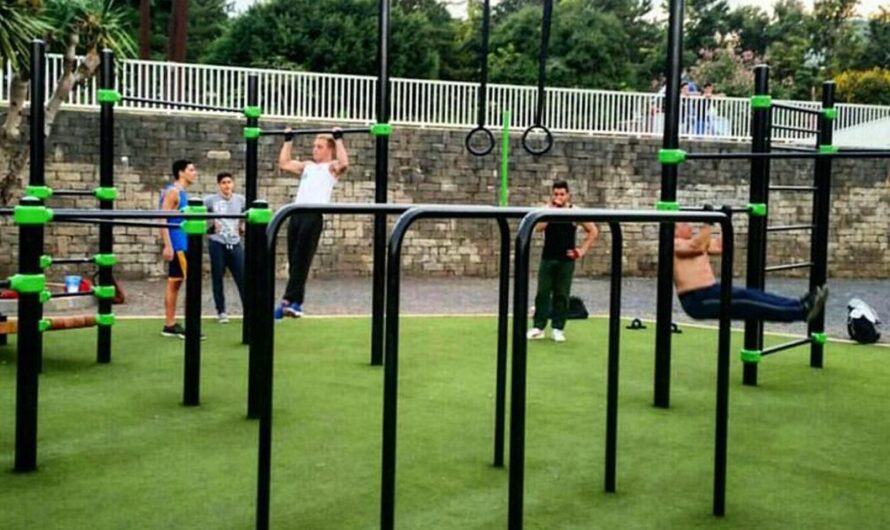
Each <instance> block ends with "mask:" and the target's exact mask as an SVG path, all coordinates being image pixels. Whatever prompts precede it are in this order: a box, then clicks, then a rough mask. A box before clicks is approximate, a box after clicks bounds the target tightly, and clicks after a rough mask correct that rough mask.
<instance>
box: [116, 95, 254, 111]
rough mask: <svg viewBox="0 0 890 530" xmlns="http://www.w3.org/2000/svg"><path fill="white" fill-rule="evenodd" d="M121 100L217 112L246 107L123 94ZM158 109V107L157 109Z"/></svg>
mask: <svg viewBox="0 0 890 530" xmlns="http://www.w3.org/2000/svg"><path fill="white" fill-rule="evenodd" d="M121 101H123V102H132V103H148V104H152V105H163V106H167V107H179V108H183V109H196V110H212V111H217V112H242V111H243V110H244V109H233V108H230V107H217V106H215V105H200V104H198V103H185V102H181V101H167V100H161V99H149V98H137V97H133V96H121ZM155 110H158V109H155Z"/></svg>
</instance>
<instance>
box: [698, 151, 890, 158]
mask: <svg viewBox="0 0 890 530" xmlns="http://www.w3.org/2000/svg"><path fill="white" fill-rule="evenodd" d="M759 158H764V159H767V160H776V159H806V158H815V159H821V158H828V159H832V158H890V151H838V152H834V153H820V152H818V151H810V152H793V153H686V160H752V159H759Z"/></svg>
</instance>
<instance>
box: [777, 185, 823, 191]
mask: <svg viewBox="0 0 890 530" xmlns="http://www.w3.org/2000/svg"><path fill="white" fill-rule="evenodd" d="M816 189H817V188H816V187H815V186H770V187H769V190H770V191H816Z"/></svg>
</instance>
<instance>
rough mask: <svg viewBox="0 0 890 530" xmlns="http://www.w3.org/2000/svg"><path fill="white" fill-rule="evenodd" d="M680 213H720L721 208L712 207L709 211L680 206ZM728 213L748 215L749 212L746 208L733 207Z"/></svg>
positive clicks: (698, 207)
mask: <svg viewBox="0 0 890 530" xmlns="http://www.w3.org/2000/svg"><path fill="white" fill-rule="evenodd" d="M680 211H681V212H722V211H723V208H718V207H714V208H710V209H705V207H704V206H681V207H680ZM729 211H730V212H732V213H748V212H749V211H750V210H749V209H748V207H747V206H745V207H741V206H733V207H732V208H730V209H729Z"/></svg>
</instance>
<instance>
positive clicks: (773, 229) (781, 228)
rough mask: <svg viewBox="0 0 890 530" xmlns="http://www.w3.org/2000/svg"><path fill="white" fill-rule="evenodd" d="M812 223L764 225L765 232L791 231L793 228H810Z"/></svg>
mask: <svg viewBox="0 0 890 530" xmlns="http://www.w3.org/2000/svg"><path fill="white" fill-rule="evenodd" d="M813 228H815V226H813V225H773V226H768V227H766V231H767V232H791V231H793V230H812V229H813Z"/></svg>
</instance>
